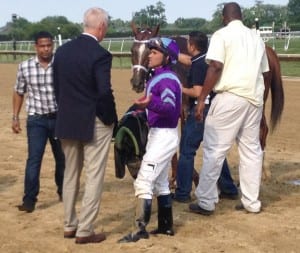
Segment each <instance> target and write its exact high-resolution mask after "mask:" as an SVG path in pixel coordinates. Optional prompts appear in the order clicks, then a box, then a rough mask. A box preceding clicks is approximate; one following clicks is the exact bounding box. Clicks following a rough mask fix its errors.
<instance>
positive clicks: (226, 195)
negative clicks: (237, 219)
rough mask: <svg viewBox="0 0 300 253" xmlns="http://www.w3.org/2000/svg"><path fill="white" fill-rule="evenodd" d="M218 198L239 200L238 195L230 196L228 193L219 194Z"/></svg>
mask: <svg viewBox="0 0 300 253" xmlns="http://www.w3.org/2000/svg"><path fill="white" fill-rule="evenodd" d="M219 198H220V199H230V200H237V199H238V198H239V194H230V193H225V192H221V193H220V194H219Z"/></svg>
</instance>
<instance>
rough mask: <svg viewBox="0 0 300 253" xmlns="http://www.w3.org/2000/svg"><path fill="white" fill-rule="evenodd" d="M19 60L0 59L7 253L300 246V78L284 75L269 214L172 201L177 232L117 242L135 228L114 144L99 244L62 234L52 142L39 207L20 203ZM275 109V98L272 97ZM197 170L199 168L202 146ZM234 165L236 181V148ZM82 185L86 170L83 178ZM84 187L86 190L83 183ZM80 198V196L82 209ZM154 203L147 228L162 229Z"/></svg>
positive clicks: (2, 215)
mask: <svg viewBox="0 0 300 253" xmlns="http://www.w3.org/2000/svg"><path fill="white" fill-rule="evenodd" d="M16 70H17V65H14V64H1V65H0V77H1V78H0V122H1V124H0V129H1V131H0V140H1V144H2V145H1V151H0V199H1V201H0V224H1V226H0V252H1V253H2V252H3V253H25V252H26V253H37V252H42V253H69V252H74V253H75V252H76V253H83V252H88V253H94V252H95V253H96V252H97V253H98V252H112V253H115V252H132V253H138V252H139V253H140V252H164V253H166V252H174V253H175V252H176V253H179V252H182V253H190V252H195V253H199V252H228V253H232V252H238V253H243V252H255V253H258V252H263V253H266V252H270V253H271V252H272V253H273V252H280V253H281V252H291V253H292V252H300V185H293V184H290V183H288V182H289V181H290V180H299V179H300V135H299V126H300V103H299V96H300V81H299V79H295V78H292V79H286V78H284V89H285V98H286V104H285V109H284V114H283V117H282V121H281V124H280V126H279V127H278V129H277V130H276V132H275V133H274V134H273V135H272V136H269V138H268V142H267V150H266V159H267V162H268V164H269V166H270V170H271V172H272V177H271V178H270V179H269V180H268V181H263V183H262V187H261V197H260V198H261V200H262V203H263V212H262V213H260V214H256V215H254V214H246V213H244V212H239V211H235V210H234V206H235V205H236V204H237V203H238V202H239V201H238V200H234V201H233V200H221V201H220V202H219V204H218V205H217V209H216V212H215V214H214V215H212V216H210V217H203V216H200V215H196V214H191V213H189V212H188V206H187V204H179V203H174V204H173V209H174V211H173V212H174V228H175V231H176V235H175V236H174V237H166V236H163V235H160V236H151V237H150V239H149V240H141V241H139V242H137V243H132V244H118V243H116V241H117V240H118V239H120V238H121V237H122V236H123V235H125V234H127V233H128V232H130V231H131V230H132V224H133V214H134V201H135V199H134V192H133V186H132V183H133V180H132V179H131V178H130V176H129V174H128V172H127V173H126V176H125V178H124V179H122V180H120V179H117V178H115V176H114V161H113V144H112V146H111V151H110V155H109V161H108V167H107V171H106V176H105V187H104V192H103V196H102V203H101V208H100V213H99V216H98V218H97V220H96V224H95V226H96V232H97V231H99V232H100V231H103V232H105V233H106V235H107V240H106V241H104V242H102V243H100V244H94V245H77V244H75V243H74V240H73V239H64V238H63V207H62V204H61V203H60V202H58V200H57V196H56V193H55V184H54V173H53V172H54V169H53V166H54V164H53V158H52V154H51V152H50V149H49V147H47V150H46V153H45V156H44V160H43V165H42V170H41V189H40V194H39V197H38V198H39V201H38V203H37V205H36V210H35V211H34V212H33V213H30V214H27V213H23V212H19V211H18V209H17V208H16V205H18V204H20V203H21V198H22V195H23V180H24V166H25V160H26V155H27V147H26V129H25V118H26V113H25V110H24V108H23V111H22V114H21V123H22V128H23V131H22V133H21V134H19V135H16V134H13V133H12V131H11V117H12V89H13V85H14V82H15V76H16ZM130 75H131V72H130V70H113V72H112V83H113V89H114V94H115V97H116V102H117V109H118V114H119V116H121V115H122V114H123V113H124V112H125V111H126V110H127V108H128V107H129V105H131V103H132V101H133V99H134V98H137V97H139V95H138V94H136V93H134V92H133V91H131V88H130V84H129V80H130ZM268 107H269V102H268ZM198 153H199V154H198V156H197V160H196V168H197V169H200V165H201V149H200V150H199V152H198ZM228 158H229V164H230V166H231V171H232V174H233V177H234V179H235V181H236V182H238V172H237V166H238V156H237V152H236V149H235V148H233V149H232V151H231V152H230V154H229V157H228ZM81 183H82V186H83V185H84V175H83V177H82V182H81ZM81 189H83V188H82V187H81ZM79 206H80V201H78V207H79ZM156 215H157V212H156V204H155V202H154V207H153V212H152V218H151V221H150V224H149V225H148V227H149V229H150V230H151V229H153V228H155V227H156V222H157V220H156Z"/></svg>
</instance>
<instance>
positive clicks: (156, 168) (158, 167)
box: [134, 128, 179, 199]
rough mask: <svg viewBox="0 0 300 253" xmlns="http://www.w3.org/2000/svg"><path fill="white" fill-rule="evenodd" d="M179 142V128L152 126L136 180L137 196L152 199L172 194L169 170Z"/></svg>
mask: <svg viewBox="0 0 300 253" xmlns="http://www.w3.org/2000/svg"><path fill="white" fill-rule="evenodd" d="M178 144H179V137H178V129H177V128H150V131H149V134H148V142H147V146H146V153H145V155H144V157H143V161H142V164H141V168H140V170H139V173H138V176H137V179H136V180H135V182H134V188H135V196H137V197H138V198H144V199H152V195H153V194H155V195H156V196H160V195H167V194H170V189H169V178H168V174H169V173H168V172H169V169H170V167H171V160H172V157H173V155H174V154H175V153H176V151H177V147H178Z"/></svg>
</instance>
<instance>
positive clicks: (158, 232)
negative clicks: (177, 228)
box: [150, 228, 175, 236]
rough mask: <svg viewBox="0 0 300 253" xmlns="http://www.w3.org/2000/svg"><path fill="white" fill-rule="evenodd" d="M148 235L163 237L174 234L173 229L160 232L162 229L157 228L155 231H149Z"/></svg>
mask: <svg viewBox="0 0 300 253" xmlns="http://www.w3.org/2000/svg"><path fill="white" fill-rule="evenodd" d="M150 234H152V235H157V234H163V235H169V236H173V235H174V234H175V233H174V230H173V229H166V230H162V229H159V228H157V229H154V230H152V231H150Z"/></svg>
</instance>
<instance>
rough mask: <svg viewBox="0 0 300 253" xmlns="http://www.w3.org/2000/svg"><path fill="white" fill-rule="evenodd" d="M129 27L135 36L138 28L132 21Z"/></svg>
mask: <svg viewBox="0 0 300 253" xmlns="http://www.w3.org/2000/svg"><path fill="white" fill-rule="evenodd" d="M131 29H132V32H133V34H134V36H136V35H137V34H138V29H137V27H136V25H135V23H134V22H133V21H132V22H131Z"/></svg>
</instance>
